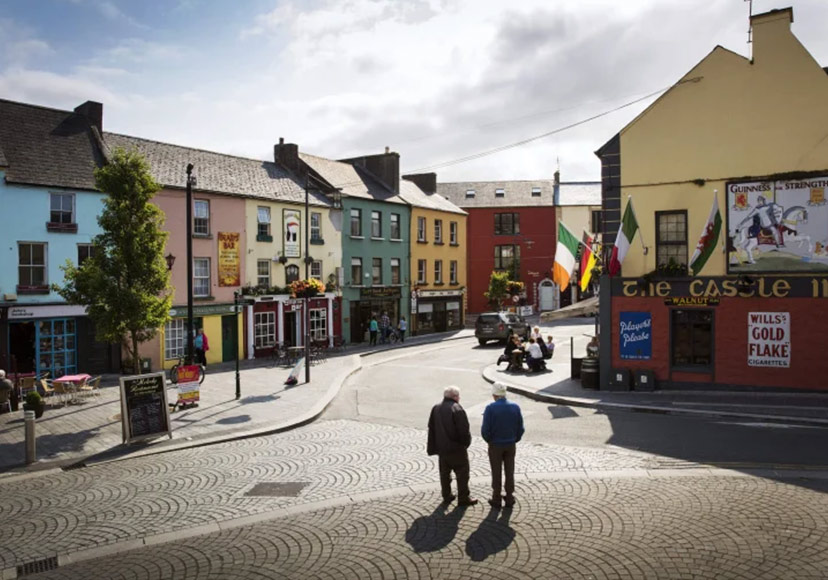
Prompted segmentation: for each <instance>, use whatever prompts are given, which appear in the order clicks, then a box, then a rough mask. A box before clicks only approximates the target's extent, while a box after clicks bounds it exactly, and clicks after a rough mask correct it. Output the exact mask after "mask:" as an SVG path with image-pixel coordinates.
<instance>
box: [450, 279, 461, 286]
mask: <svg viewBox="0 0 828 580" xmlns="http://www.w3.org/2000/svg"><path fill="white" fill-rule="evenodd" d="M459 285H460V282H458V281H457V280H455V281H454V282H449V286H459Z"/></svg>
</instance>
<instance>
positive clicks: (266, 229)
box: [256, 206, 273, 242]
mask: <svg viewBox="0 0 828 580" xmlns="http://www.w3.org/2000/svg"><path fill="white" fill-rule="evenodd" d="M256 233H257V236H256V239H258V240H259V241H270V242H272V241H273V238H272V237H271V235H270V208H269V207H261V206H259V228H258V230H257V231H256ZM267 238H270V239H269V240H268V239H267Z"/></svg>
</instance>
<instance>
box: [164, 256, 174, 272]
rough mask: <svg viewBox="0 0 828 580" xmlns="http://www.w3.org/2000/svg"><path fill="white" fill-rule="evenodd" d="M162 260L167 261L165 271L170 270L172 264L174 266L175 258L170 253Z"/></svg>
mask: <svg viewBox="0 0 828 580" xmlns="http://www.w3.org/2000/svg"><path fill="white" fill-rule="evenodd" d="M164 259H165V260H166V261H167V270H172V268H173V264H175V256H173V255H172V252H170V253H169V254H167V255H166V256H164Z"/></svg>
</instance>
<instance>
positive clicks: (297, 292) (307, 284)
mask: <svg viewBox="0 0 828 580" xmlns="http://www.w3.org/2000/svg"><path fill="white" fill-rule="evenodd" d="M323 292H325V286H324V284H322V282H320V281H319V280H317V279H316V278H311V279H310V280H297V281H296V282H291V283H290V295H291V296H292V297H293V298H313V297H314V296H316V295H318V294H321V293H323Z"/></svg>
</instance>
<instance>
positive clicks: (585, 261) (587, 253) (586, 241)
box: [581, 231, 595, 292]
mask: <svg viewBox="0 0 828 580" xmlns="http://www.w3.org/2000/svg"><path fill="white" fill-rule="evenodd" d="M582 240H583V245H584V247H583V250H582V253H581V292H586V290H587V288H588V287H589V281H590V279H591V278H592V268H594V267H595V252H593V251H592V243H593V242H594V241H595V240H594V239H593V237H592V234H590V233H589V232H587V231H584V235H583V237H582Z"/></svg>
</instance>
